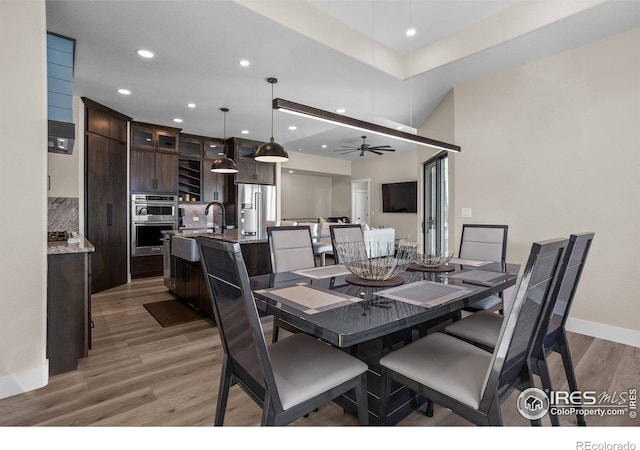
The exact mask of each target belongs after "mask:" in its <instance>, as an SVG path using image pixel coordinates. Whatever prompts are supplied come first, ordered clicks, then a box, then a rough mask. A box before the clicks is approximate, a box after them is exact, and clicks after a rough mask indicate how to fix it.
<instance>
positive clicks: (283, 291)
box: [256, 283, 362, 314]
mask: <svg viewBox="0 0 640 450" xmlns="http://www.w3.org/2000/svg"><path fill="white" fill-rule="evenodd" d="M256 293H257V294H260V295H263V296H265V297H268V298H270V299H272V300H276V301H278V302H281V303H284V304H285V305H288V306H291V307H293V308H295V309H297V310H299V311H302V312H303V313H306V314H317V313H319V312H323V311H327V310H329V309H333V308H338V307H341V306H346V305H350V304H352V303H356V302H359V301H362V299H361V298H357V297H351V296H349V295H346V294H342V293H340V292H335V291H330V290H328V289H321V288H316V287H313V286H310V285H308V284H306V283H297V284H295V285H293V286H288V287H282V288H270V289H261V290H258V291H256Z"/></svg>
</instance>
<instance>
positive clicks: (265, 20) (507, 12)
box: [47, 0, 640, 159]
mask: <svg viewBox="0 0 640 450" xmlns="http://www.w3.org/2000/svg"><path fill="white" fill-rule="evenodd" d="M639 25H640V2H636V1H601V0H590V1H589V0H581V1H553V2H552V1H524V2H517V1H513V0H511V1H506V0H505V1H495V0H490V1H484V0H473V1H457V0H447V1H429V0H424V1H420V0H413V1H404V0H398V1H381V0H376V1H366V0H359V1H329V0H310V1H247V0H237V1H231V0H218V1H196V0H191V1H178V0H169V1H116V0H106V1H96V0H70V1H59V0H48V1H47V29H48V31H51V32H54V33H58V34H61V35H64V36H67V37H70V38H74V39H76V60H75V73H74V95H78V96H85V97H89V98H91V99H93V100H95V101H98V102H100V103H103V104H105V105H107V106H109V107H111V108H114V109H116V110H119V111H121V112H123V113H125V114H127V115H129V116H131V117H133V118H134V119H135V120H139V121H144V122H150V123H157V124H163V125H170V126H177V127H180V128H182V129H183V131H184V132H186V133H192V134H201V135H208V136H218V137H222V135H223V114H222V113H221V112H220V111H219V108H220V107H227V108H229V109H230V111H229V113H228V114H227V127H226V136H227V137H230V136H242V137H246V138H249V139H254V140H258V141H266V140H268V139H269V137H270V136H271V113H272V111H271V85H269V84H268V83H267V82H266V78H267V77H276V78H278V80H279V82H278V83H277V84H275V85H274V86H273V88H274V94H275V96H276V97H281V98H285V99H288V100H293V101H296V102H299V103H303V104H306V105H310V106H314V107H317V108H321V109H326V110H329V111H335V110H336V109H338V108H344V109H345V110H346V111H345V113H344V114H345V115H347V116H351V117H356V118H358V119H362V120H367V121H371V122H376V123H380V124H383V125H387V126H393V127H397V126H404V127H405V129H411V128H418V127H419V126H420V125H421V124H422V123H423V122H424V120H425V119H426V118H427V117H428V116H429V114H430V113H431V112H432V111H433V109H434V108H435V107H436V106H437V105H438V103H439V102H440V101H441V100H442V98H443V97H444V96H445V95H446V94H447V92H449V91H450V90H451V89H453V88H455V87H456V86H459V85H461V84H464V83H467V82H470V81H473V80H476V79H480V78H482V77H485V76H488V75H491V74H493V73H497V72H499V71H503V70H506V69H509V68H512V67H516V66H518V65H522V64H526V63H528V62H531V61H533V60H536V59H539V58H542V57H546V56H549V55H553V54H556V53H559V52H562V51H564V50H567V49H570V48H573V47H577V46H580V45H584V44H586V43H589V42H592V41H594V40H598V39H601V38H604V37H606V36H609V35H613V34H616V33H619V32H622V31H625V30H628V29H631V28H634V27H637V26H639ZM409 28H414V29H415V30H416V33H415V35H414V36H413V37H408V36H407V35H406V34H405V32H406V30H407V29H409ZM138 49H148V50H151V51H153V52H154V53H155V57H154V58H153V59H148V60H147V59H143V58H140V57H139V56H138V55H137V54H136V53H135V51H136V50H138ZM243 59H246V60H248V61H249V62H250V65H249V66H248V67H242V66H241V65H240V64H239V61H240V60H243ZM594 64H597V62H594ZM119 88H126V89H129V90H130V91H131V95H128V96H123V95H121V94H118V93H117V92H116V90H117V89H119ZM189 102H193V103H195V104H196V107H195V108H189V107H187V103H189ZM174 118H180V119H182V120H183V121H182V123H179V124H178V123H174V122H173V119H174ZM290 127H295V129H289V128H290ZM242 130H246V131H248V132H249V133H248V134H242ZM362 134H363V133H362V132H359V131H354V130H350V129H346V128H342V127H336V126H333V125H330V124H326V123H322V122H318V121H314V120H311V119H305V118H300V117H295V116H290V115H287V114H284V113H281V112H278V111H276V112H274V136H275V138H276V140H277V141H278V142H280V143H281V144H283V145H285V147H286V148H287V150H289V151H294V152H295V151H302V152H304V153H308V154H315V155H322V156H329V157H338V158H343V159H355V158H358V153H352V154H347V155H341V154H340V153H339V152H334V151H333V150H335V149H340V148H341V146H343V145H345V146H352V145H354V146H355V145H359V144H360V143H361V142H362V139H361V137H360V136H361V135H362ZM367 143H369V144H370V145H386V144H389V145H392V146H393V147H394V148H396V149H397V150H398V151H404V150H409V149H414V148H415V145H411V144H406V143H401V142H400V141H393V140H390V139H388V138H382V137H376V136H373V135H372V136H370V137H368V138H367ZM323 146H326V147H323ZM367 157H379V156H376V155H371V156H367Z"/></svg>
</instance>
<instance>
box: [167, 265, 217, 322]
mask: <svg viewBox="0 0 640 450" xmlns="http://www.w3.org/2000/svg"><path fill="white" fill-rule="evenodd" d="M174 293H175V294H176V295H177V296H178V298H179V299H180V300H181V301H183V302H185V303H188V304H189V305H191V306H192V307H193V308H195V309H196V310H198V311H200V312H201V313H202V314H204V315H205V316H207V317H209V318H210V319H212V320H214V317H213V309H212V308H211V301H210V300H209V291H208V288H207V282H206V281H205V279H204V274H203V272H202V266H201V265H200V262H191V261H186V260H184V259H181V258H176V288H175V291H174Z"/></svg>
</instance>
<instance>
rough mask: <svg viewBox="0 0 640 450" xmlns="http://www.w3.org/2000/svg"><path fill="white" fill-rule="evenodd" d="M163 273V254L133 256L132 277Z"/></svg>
mask: <svg viewBox="0 0 640 450" xmlns="http://www.w3.org/2000/svg"><path fill="white" fill-rule="evenodd" d="M161 274H162V255H144V256H136V257H134V258H131V278H144V277H153V276H158V275H161Z"/></svg>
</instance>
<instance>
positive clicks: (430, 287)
mask: <svg viewBox="0 0 640 450" xmlns="http://www.w3.org/2000/svg"><path fill="white" fill-rule="evenodd" d="M471 292H472V290H470V289H466V288H463V287H460V286H450V285H446V284H442V283H437V282H434V281H426V280H424V281H416V282H414V283H410V284H406V285H404V286H400V287H395V288H392V289H385V290H384V291H378V292H376V293H375V294H373V295H377V296H380V297H385V298H390V299H392V300H398V301H401V302H405V303H411V304H412V305H417V306H424V307H427V308H433V307H434V306H439V305H442V304H443V303H447V302H449V301H451V300H455V299H457V298H460V297H464V296H465V295H467V294H469V293H471Z"/></svg>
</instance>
